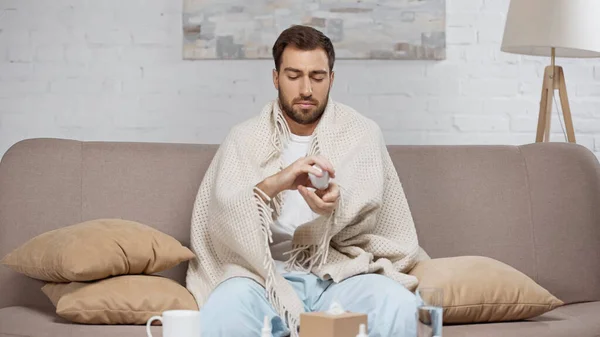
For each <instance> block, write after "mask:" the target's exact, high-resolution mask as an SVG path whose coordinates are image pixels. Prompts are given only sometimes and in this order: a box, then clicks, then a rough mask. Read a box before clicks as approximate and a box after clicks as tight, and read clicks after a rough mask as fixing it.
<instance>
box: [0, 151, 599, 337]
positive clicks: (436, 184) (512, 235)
mask: <svg viewBox="0 0 600 337" xmlns="http://www.w3.org/2000/svg"><path fill="white" fill-rule="evenodd" d="M215 149H216V146H215V145H181V144H150V143H110V142H79V141H72V140H57V139H32V140H26V141H22V142H19V143H17V144H16V145H14V146H13V147H12V148H11V149H10V150H9V151H8V152H7V153H6V154H5V155H4V157H3V158H2V161H1V163H0V256H4V255H5V254H6V253H8V252H9V251H11V250H12V249H14V248H16V247H17V246H18V245H20V244H22V243H24V242H25V241H26V240H28V239H30V238H32V237H34V236H36V235H38V234H40V233H42V232H45V231H48V230H51V229H55V228H58V227H61V226H65V225H68V224H73V223H77V222H80V221H82V220H88V219H95V218H103V217H122V218H126V219H130V220H136V221H140V222H143V223H146V224H152V225H155V226H156V228H158V229H159V230H161V231H163V232H165V233H167V234H170V235H172V236H174V237H175V238H176V239H178V240H180V241H181V242H182V243H184V244H185V245H188V244H189V239H188V236H189V225H190V214H191V211H192V204H193V201H194V197H195V195H196V192H197V188H198V186H199V184H200V181H201V179H202V175H203V173H204V171H205V170H206V169H207V166H208V164H209V162H210V159H211V158H212V156H213V154H214V151H215ZM389 150H390V153H391V155H392V158H393V160H394V162H395V164H396V167H397V170H398V174H399V175H400V178H401V180H402V182H403V184H404V187H405V191H406V194H407V197H408V200H409V203H410V206H411V209H412V212H413V216H414V220H415V222H416V226H417V230H418V233H419V238H420V241H421V245H422V246H423V247H424V248H425V250H426V251H427V252H428V253H429V254H430V255H431V257H433V258H435V257H447V256H459V255H483V256H489V257H492V258H495V259H498V260H501V261H503V262H506V263H508V264H510V265H511V266H513V267H515V268H517V269H518V270H520V271H522V272H524V273H525V274H527V275H529V276H530V277H532V278H533V279H534V280H536V281H537V282H538V283H539V284H541V285H542V286H543V287H545V288H546V289H548V290H549V291H550V292H552V293H553V294H554V295H556V296H557V297H558V298H560V299H561V300H563V301H565V302H566V303H567V305H566V306H564V307H561V308H558V309H556V310H554V311H552V312H550V313H547V314H545V315H543V316H541V317H538V318H536V319H532V320H530V321H524V322H511V323H491V324H473V325H460V326H446V327H445V328H444V336H445V337H459V336H460V337H469V336H478V337H479V336H543V337H552V336H578V337H588V336H589V337H592V336H600V302H598V301H599V300H600V166H599V164H598V161H597V159H596V157H594V155H593V154H592V153H591V152H590V151H588V150H587V149H585V148H583V147H581V146H579V145H572V144H564V143H550V144H530V145H524V146H519V147H515V146H390V147H389ZM185 268H186V265H185V264H181V265H179V266H178V267H176V268H173V269H171V270H169V271H167V272H165V273H161V274H162V275H168V276H169V277H172V278H175V279H176V280H178V281H180V282H182V281H183V280H184V274H185ZM41 286H42V283H41V282H39V281H35V280H32V279H30V278H27V277H25V276H22V275H20V274H17V273H16V272H13V271H11V270H9V269H8V268H5V267H0V308H1V309H0V336H2V337H5V336H56V337H59V336H60V337H67V336H73V337H75V336H77V337H81V336H86V337H87V336H144V335H145V330H144V327H142V326H88V325H76V324H70V323H68V322H66V321H64V320H62V319H60V318H59V317H57V316H56V314H55V313H54V308H53V307H52V304H51V303H50V301H49V300H48V299H47V298H46V297H45V296H44V295H43V294H42V292H41V291H40V287H41ZM154 332H155V333H156V334H157V335H158V336H160V329H159V328H158V327H155V328H154ZM155 336H156V335H155Z"/></svg>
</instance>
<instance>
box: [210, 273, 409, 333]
mask: <svg viewBox="0 0 600 337" xmlns="http://www.w3.org/2000/svg"><path fill="white" fill-rule="evenodd" d="M284 277H285V279H286V280H287V281H288V282H290V284H291V285H292V287H293V288H294V290H295V291H296V293H297V294H298V296H299V297H300V299H301V300H302V302H303V303H304V310H305V311H307V312H312V311H326V310H328V309H329V306H330V304H331V303H332V302H333V301H337V302H338V303H340V304H341V305H342V307H343V308H344V309H345V310H347V311H352V312H361V313H366V314H367V315H368V330H369V337H414V336H416V329H417V327H416V310H417V309H416V308H417V301H416V297H415V295H414V294H413V293H411V292H410V291H409V290H407V289H406V288H405V287H404V286H402V285H401V284H399V283H397V282H395V281H393V280H391V279H389V278H387V277H385V276H381V275H377V274H365V275H357V276H354V277H351V278H348V279H346V280H344V281H342V282H340V283H334V282H333V281H323V280H321V279H320V278H318V277H317V276H315V275H313V274H307V275H304V274H291V273H288V274H284ZM265 315H268V316H269V317H270V318H271V326H272V330H271V331H272V333H273V336H275V337H280V336H289V334H290V331H289V329H288V328H287V327H286V325H285V323H284V321H283V320H282V319H281V318H280V317H279V316H277V312H275V310H274V309H273V307H272V306H271V304H270V303H269V301H268V300H267V298H266V297H265V290H264V288H263V287H262V286H261V285H260V284H258V283H256V282H255V281H253V280H251V279H248V278H233V279H229V280H227V281H225V282H223V283H222V284H221V285H219V286H218V287H217V288H216V289H215V290H214V291H213V293H212V294H211V295H210V296H209V298H208V300H207V301H206V303H205V304H204V306H203V307H202V308H201V310H200V317H201V318H200V319H201V320H202V323H201V329H202V336H201V337H229V336H236V337H257V336H260V331H261V328H262V325H263V319H264V316H265ZM357 334H358V331H357Z"/></svg>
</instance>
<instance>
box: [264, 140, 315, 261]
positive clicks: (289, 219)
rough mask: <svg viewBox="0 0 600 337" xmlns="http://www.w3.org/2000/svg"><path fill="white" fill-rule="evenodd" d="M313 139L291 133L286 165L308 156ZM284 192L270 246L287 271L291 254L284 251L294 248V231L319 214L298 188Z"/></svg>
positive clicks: (285, 153)
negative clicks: (287, 261)
mask: <svg viewBox="0 0 600 337" xmlns="http://www.w3.org/2000/svg"><path fill="white" fill-rule="evenodd" d="M311 140H312V136H298V135H294V134H291V139H290V141H289V142H288V144H287V145H286V147H285V148H284V149H283V153H282V156H283V165H284V167H287V166H289V165H290V164H292V163H293V162H295V161H296V160H298V159H299V158H302V157H304V156H306V153H307V152H308V150H309V146H310V142H311ZM282 193H283V207H282V209H281V214H280V215H279V218H277V220H276V221H274V222H273V224H272V225H271V232H272V233H273V243H271V246H270V247H271V255H272V256H273V259H274V260H275V264H276V266H277V270H278V271H279V272H280V273H285V272H288V271H287V270H285V263H284V262H285V261H286V260H288V259H289V257H290V255H289V254H286V255H284V253H286V252H289V251H290V250H291V249H292V237H293V235H294V231H295V230H296V228H297V227H298V226H300V225H302V224H304V223H307V222H309V221H312V220H314V219H316V218H317V217H318V216H319V215H318V214H317V213H314V212H313V211H312V210H311V209H310V207H309V206H308V204H307V203H306V200H304V198H303V197H302V195H301V194H300V192H298V191H297V190H286V191H284V192H282Z"/></svg>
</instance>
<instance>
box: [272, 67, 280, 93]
mask: <svg viewBox="0 0 600 337" xmlns="http://www.w3.org/2000/svg"><path fill="white" fill-rule="evenodd" d="M273 85H274V86H275V89H276V90H279V73H277V69H273Z"/></svg>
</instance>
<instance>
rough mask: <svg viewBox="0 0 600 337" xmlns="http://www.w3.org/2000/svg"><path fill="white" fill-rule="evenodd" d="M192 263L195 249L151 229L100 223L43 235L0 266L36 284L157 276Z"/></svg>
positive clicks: (127, 223) (112, 221) (114, 221)
mask: <svg viewBox="0 0 600 337" xmlns="http://www.w3.org/2000/svg"><path fill="white" fill-rule="evenodd" d="M193 257H194V254H193V253H192V251H191V250H190V249H188V248H186V247H184V246H182V245H181V243H180V242H179V241H177V240H176V239H174V238H173V237H171V236H169V235H167V234H164V233H162V232H160V231H158V230H156V229H154V228H152V227H149V226H147V225H144V224H141V223H138V222H134V221H127V220H121V219H98V220H91V221H86V222H82V223H79V224H75V225H70V226H67V227H63V228H59V229H56V230H52V231H49V232H46V233H43V234H40V235H38V236H36V237H34V238H32V239H31V240H29V241H28V242H26V243H24V244H23V245H21V246H20V247H18V248H16V249H15V250H14V251H12V252H11V253H9V254H8V255H7V256H5V257H4V258H3V259H2V261H1V262H2V264H4V265H6V266H8V267H9V268H11V269H13V270H15V271H17V272H20V273H23V274H25V275H27V276H29V277H32V278H35V279H39V280H43V281H49V282H71V281H92V280H99V279H103V278H106V277H109V276H116V275H124V274H152V273H157V272H160V271H162V270H166V269H169V268H171V267H174V266H176V265H177V264H179V263H181V262H183V261H187V260H190V259H192V258H193Z"/></svg>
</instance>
